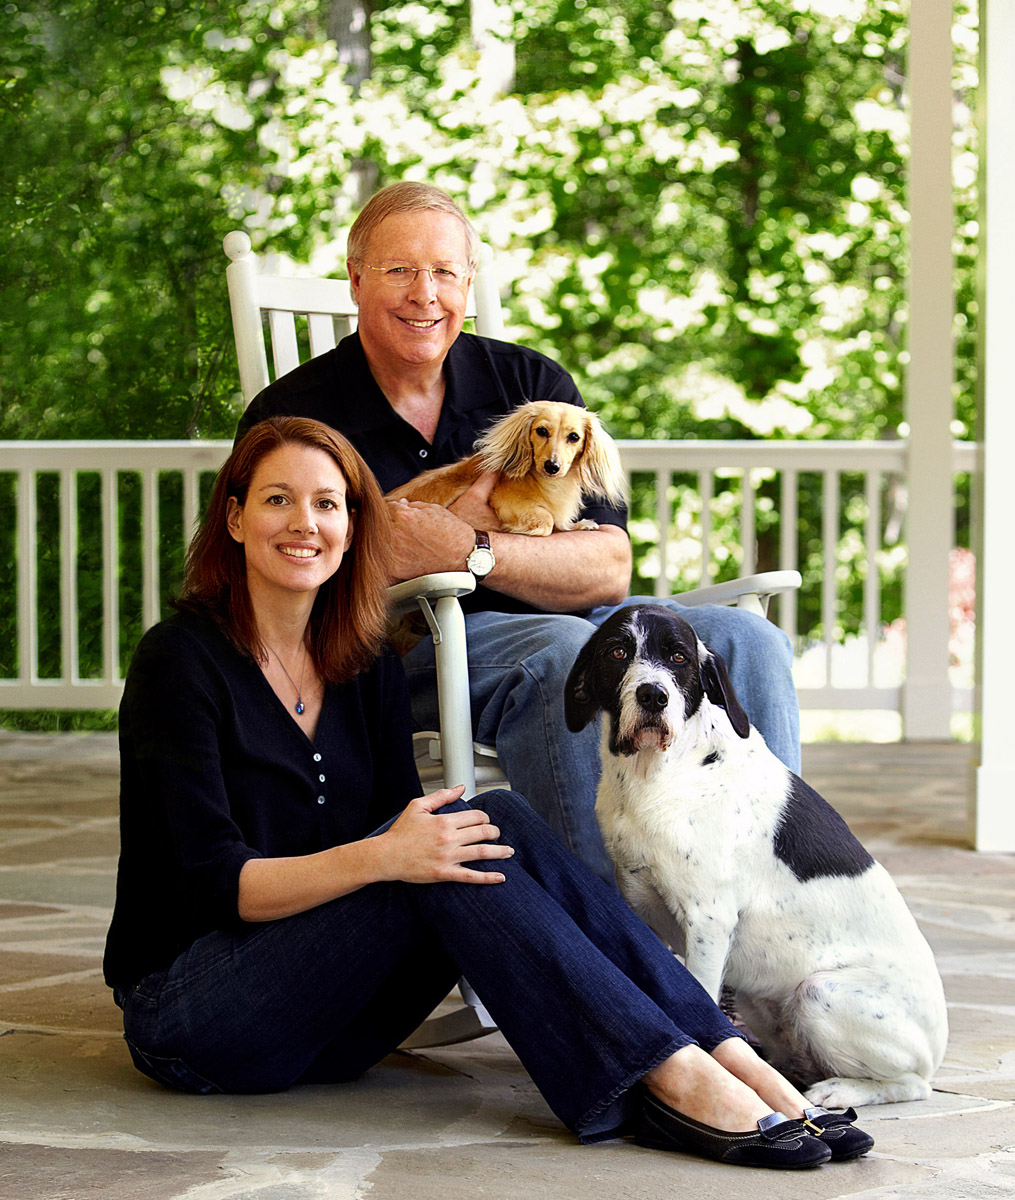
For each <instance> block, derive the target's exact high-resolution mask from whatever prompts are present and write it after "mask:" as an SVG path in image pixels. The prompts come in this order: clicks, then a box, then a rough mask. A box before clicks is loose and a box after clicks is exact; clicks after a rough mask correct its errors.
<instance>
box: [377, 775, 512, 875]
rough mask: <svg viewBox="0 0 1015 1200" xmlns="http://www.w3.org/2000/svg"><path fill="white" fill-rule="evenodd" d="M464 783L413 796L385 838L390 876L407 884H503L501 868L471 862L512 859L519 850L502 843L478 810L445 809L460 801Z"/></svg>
mask: <svg viewBox="0 0 1015 1200" xmlns="http://www.w3.org/2000/svg"><path fill="white" fill-rule="evenodd" d="M464 791H465V788H464V786H461V785H460V786H458V787H453V788H439V789H438V790H437V791H436V792H430V794H429V795H426V796H419V797H417V799H415V800H411V801H410V802H409V803H408V804H407V805H406V807H405V808H404V809H403V810H402V812H401V814H400V815H399V816H398V817H397V818H396V820H395V821H394V823H393V824H392V825H391V827H390V829H388V830H387V831H386V832H385V833H383V834H381V835H379V840H383V841H384V842H385V850H386V853H385V863H386V866H387V871H386V872H385V874H386V875H387V877H388V878H389V879H399V880H402V881H404V882H405V883H503V882H504V876H503V875H502V874H501V873H500V872H499V871H485V870H476V869H475V868H471V867H468V866H466V865H465V864H466V863H474V862H478V861H480V860H488V859H503V858H510V857H511V856H512V855H513V854H514V850H513V849H512V848H511V847H510V846H504V845H501V844H500V843H498V842H497V838H499V837H500V830H499V829H498V828H497V826H496V825H493V824H492V823H491V821H490V818H489V816H488V815H487V814H486V813H485V812H483V811H482V810H481V809H478V808H467V809H453V810H451V811H449V812H441V811H440V810H441V809H442V808H444V806H445V805H448V804H451V803H452V802H453V801H455V800H460V799H461V797H462V793H463V792H464Z"/></svg>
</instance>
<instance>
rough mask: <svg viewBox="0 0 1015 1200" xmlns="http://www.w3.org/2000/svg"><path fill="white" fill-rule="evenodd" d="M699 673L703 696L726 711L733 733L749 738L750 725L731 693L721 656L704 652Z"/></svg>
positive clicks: (734, 694) (710, 651) (731, 688)
mask: <svg viewBox="0 0 1015 1200" xmlns="http://www.w3.org/2000/svg"><path fill="white" fill-rule="evenodd" d="M700 673H701V686H702V687H703V688H704V689H705V695H706V696H707V697H708V698H709V700H711V701H712V703H713V704H717V705H718V706H719V707H720V708H723V709H725V710H726V716H727V717H729V719H730V724H731V725H732V726H733V729H734V732H736V733H737V734H739V735H740V737H742V738H746V737H750V736H751V723H750V721H748V719H747V713H745V712H744V710H743V709H742V708H741V707H740V701H739V700H738V699H737V696H736V692H734V691H733V684H732V683H730V676H729V672H728V671H727V670H726V663H725V662H724V661H723V657H722V655H721V654H716V652H715V651H714V650H708V651H706V653H705V657H704V659H703V660H702V663H701V668H700Z"/></svg>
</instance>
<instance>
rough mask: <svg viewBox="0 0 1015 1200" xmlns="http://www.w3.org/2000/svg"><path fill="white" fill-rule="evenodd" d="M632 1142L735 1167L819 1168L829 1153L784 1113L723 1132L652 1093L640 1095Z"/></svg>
mask: <svg viewBox="0 0 1015 1200" xmlns="http://www.w3.org/2000/svg"><path fill="white" fill-rule="evenodd" d="M634 1140H635V1141H636V1142H637V1143H638V1145H639V1146H650V1147H652V1149H654V1150H681V1151H683V1152H684V1153H685V1154H697V1155H699V1156H700V1157H702V1158H711V1159H714V1160H715V1161H716V1162H723V1163H730V1164H731V1165H733V1166H738V1167H778V1168H781V1169H783V1170H800V1169H801V1168H803V1167H818V1166H820V1165H821V1164H822V1163H824V1162H828V1160H829V1159H830V1158H831V1157H832V1151H831V1149H830V1148H829V1147H828V1146H826V1145H825V1143H824V1138H823V1137H822V1138H817V1137H814V1136H813V1135H812V1134H811V1133H810V1132H809V1131H808V1130H806V1129H805V1128H804V1127H803V1125H802V1124H801V1123H800V1122H799V1121H791V1120H789V1119H788V1118H787V1117H784V1116H783V1115H782V1113H771V1114H769V1116H767V1117H762V1119H761V1120H760V1121H759V1122H758V1128H757V1129H756V1130H751V1131H750V1132H748V1133H726V1132H725V1131H724V1130H722V1129H713V1128H712V1127H711V1126H710V1125H702V1123H701V1122H700V1121H694V1120H692V1119H691V1118H690V1117H685V1116H682V1115H681V1114H680V1113H678V1112H675V1111H674V1110H673V1109H672V1108H670V1107H669V1105H668V1104H664V1103H663V1102H662V1101H661V1100H659V1099H657V1098H656V1097H655V1096H653V1095H652V1094H651V1093H650V1092H645V1093H644V1094H643V1096H642V1102H641V1109H640V1111H639V1113H638V1119H637V1122H636V1125H635V1128H634Z"/></svg>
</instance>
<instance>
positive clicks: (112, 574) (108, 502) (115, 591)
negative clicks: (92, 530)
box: [102, 467, 120, 680]
mask: <svg viewBox="0 0 1015 1200" xmlns="http://www.w3.org/2000/svg"><path fill="white" fill-rule="evenodd" d="M117 480H118V473H117V470H116V468H115V467H106V468H105V469H104V470H103V472H102V564H103V571H102V575H103V587H102V658H103V663H104V666H105V669H104V672H103V674H104V675H105V678H106V679H109V680H114V679H119V678H120V529H119V509H120V505H119V497H118V496H117Z"/></svg>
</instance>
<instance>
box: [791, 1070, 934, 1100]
mask: <svg viewBox="0 0 1015 1200" xmlns="http://www.w3.org/2000/svg"><path fill="white" fill-rule="evenodd" d="M930 1090H931V1089H930V1084H929V1083H928V1082H927V1081H926V1080H925V1079H920V1078H918V1077H917V1076H915V1075H911V1076H907V1077H906V1078H904V1079H847V1078H844V1077H842V1076H838V1075H834V1076H832V1077H831V1078H830V1079H822V1080H821V1082H820V1083H816V1084H814V1086H813V1087H809V1088H808V1089H807V1092H806V1096H807V1099H808V1100H809V1101H810V1103H811V1104H813V1105H815V1106H820V1107H821V1108H862V1107H864V1105H867V1104H897V1103H899V1102H900V1101H902V1100H926V1099H927V1097H928V1096H929V1095H930Z"/></svg>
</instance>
